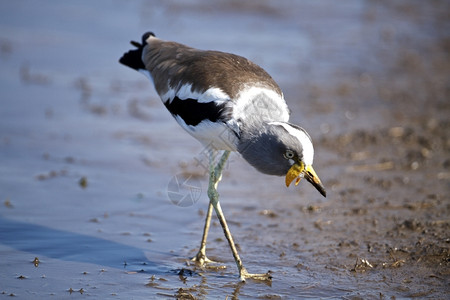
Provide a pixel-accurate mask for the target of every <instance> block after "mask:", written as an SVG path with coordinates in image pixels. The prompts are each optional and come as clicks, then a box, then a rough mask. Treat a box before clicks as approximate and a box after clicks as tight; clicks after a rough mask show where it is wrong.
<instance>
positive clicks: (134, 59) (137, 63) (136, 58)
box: [119, 32, 155, 71]
mask: <svg viewBox="0 0 450 300" xmlns="http://www.w3.org/2000/svg"><path fill="white" fill-rule="evenodd" d="M150 36H155V34H154V33H153V32H146V33H144V35H143V36H142V42H141V43H138V42H136V41H131V42H130V43H131V45H133V46H135V47H136V48H137V49H134V50H130V51H128V52H127V53H125V54H124V55H123V56H122V57H121V58H120V59H119V62H120V63H121V64H123V65H125V66H127V67H130V68H132V69H135V70H136V71H139V70H144V69H145V65H144V63H143V62H142V50H143V49H144V46H145V44H146V40H147V39H148V38H149V37H150Z"/></svg>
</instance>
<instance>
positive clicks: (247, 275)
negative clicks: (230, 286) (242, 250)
mask: <svg viewBox="0 0 450 300" xmlns="http://www.w3.org/2000/svg"><path fill="white" fill-rule="evenodd" d="M239 273H240V274H239V279H240V280H241V281H242V282H245V280H246V279H253V280H257V281H265V282H269V283H270V282H272V274H271V273H270V271H268V272H267V273H264V274H251V273H249V272H247V270H246V269H245V268H242V269H241V271H240V272H239Z"/></svg>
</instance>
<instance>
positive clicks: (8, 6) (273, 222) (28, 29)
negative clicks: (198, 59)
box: [0, 0, 450, 299]
mask: <svg viewBox="0 0 450 300" xmlns="http://www.w3.org/2000/svg"><path fill="white" fill-rule="evenodd" d="M445 11H448V4H447V3H446V2H445V1H435V2H429V3H428V2H427V3H426V4H425V3H422V2H414V3H409V2H407V1H399V2H396V3H395V4H391V3H390V2H389V1H380V2H374V1H346V2H345V3H340V4H339V5H337V4H336V3H334V2H332V1H302V2H297V1H275V2H274V1H258V2H256V1H248V2H242V3H241V2H238V1H231V2H229V1H216V2H214V4H211V3H209V2H203V1H197V0H194V1H170V2H167V1H152V2H145V1H134V2H123V1H95V2H92V1H77V2H73V3H68V2H60V1H40V2H39V3H37V2H34V1H9V2H7V1H3V2H1V3H0V63H1V68H0V93H1V101H2V105H1V107H0V160H1V163H0V191H1V192H0V200H1V201H2V205H1V206H0V297H5V298H6V297H8V296H11V295H14V296H17V297H18V298H19V299H31V298H32V299H39V298H41V299H44V298H45V299H47V298H48V297H49V296H53V297H56V298H57V299H65V298H71V299H72V298H74V297H76V298H78V297H79V298H81V297H87V296H90V297H94V298H96V299H97V298H98V299H105V298H116V299H141V298H146V299H147V298H168V299H171V298H183V297H185V298H187V299H189V297H191V296H192V297H197V298H205V299H211V298H213V299H224V298H227V297H228V298H232V299H254V298H261V299H278V298H286V299H290V298H294V297H312V298H351V299H359V297H361V298H382V299H384V298H390V297H399V298H402V297H431V298H445V296H446V294H447V293H448V286H449V280H448V278H449V277H448V275H449V274H450V273H449V255H448V253H449V251H448V249H449V242H448V241H449V236H448V232H450V231H449V230H448V229H449V226H450V222H449V206H448V196H447V195H448V192H449V178H450V176H449V171H448V166H449V164H448V162H449V157H448V153H449V151H448V146H449V145H448V140H449V136H448V131H449V130H447V129H448V117H446V116H448V109H449V106H448V103H447V100H448V96H449V95H448V88H446V86H447V87H448V84H449V82H448V78H449V76H448V71H449V67H448V51H446V50H445V49H447V50H448V32H449V30H450V25H449V22H448V18H446V15H445V13H444V12H445ZM147 30H152V31H154V32H155V33H156V34H157V35H158V36H160V37H161V38H164V39H169V40H175V41H179V42H183V43H186V44H189V45H191V46H195V47H198V48H203V49H217V50H222V51H228V52H233V53H236V54H240V55H242V56H245V57H248V58H250V59H251V60H252V61H254V62H256V63H258V64H259V65H261V66H263V67H264V68H265V69H266V70H267V71H268V72H269V73H270V74H271V75H272V76H273V77H274V78H275V80H276V81H277V82H278V83H279V85H280V86H281V88H282V89H283V91H284V93H285V97H286V99H287V101H288V104H289V106H290V108H291V110H292V118H291V120H292V122H294V123H297V124H300V125H302V126H303V127H305V128H306V129H307V130H308V131H309V133H310V134H311V135H312V138H313V140H314V141H315V142H316V160H315V169H316V171H317V172H318V174H319V176H320V177H321V179H322V181H323V182H324V183H325V186H327V188H328V195H329V196H328V198H327V199H322V198H321V196H320V195H319V194H318V193H317V191H315V190H314V188H313V187H312V186H310V185H308V184H307V183H304V182H301V183H300V185H299V186H298V187H296V188H292V187H291V188H289V189H286V188H285V187H284V183H283V179H282V178H278V177H269V176H265V175H261V174H259V173H257V172H256V171H255V170H253V169H251V168H250V167H249V166H248V165H247V164H246V163H245V161H243V159H242V158H240V157H239V156H237V155H235V154H234V155H232V156H231V158H230V161H229V163H228V165H227V168H226V171H225V175H224V179H223V181H222V182H221V184H220V193H221V199H222V206H223V209H224V213H225V215H226V216H227V219H228V220H229V223H230V227H231V231H232V233H233V235H234V238H235V240H236V241H237V243H238V244H239V249H240V254H241V257H242V259H243V261H244V264H245V265H246V267H247V268H248V269H249V271H251V272H261V273H262V272H266V271H267V270H271V271H272V273H273V280H272V283H271V284H265V283H258V282H252V281H249V282H247V283H245V284H241V283H238V281H237V272H236V267H235V265H234V262H233V260H232V256H231V253H230V251H229V250H228V247H227V245H226V242H225V240H224V238H223V237H222V231H221V229H220V226H219V225H218V224H217V222H215V223H214V224H213V226H212V229H211V234H210V237H209V243H208V249H207V251H208V256H210V258H212V259H215V260H218V261H220V262H221V263H223V264H224V265H226V266H227V268H226V269H225V270H222V271H214V270H200V269H196V268H194V267H193V266H192V265H187V264H186V259H187V258H189V257H192V256H194V255H195V253H196V251H197V247H198V244H199V243H200V236H201V230H202V227H203V219H204V214H205V210H206V208H207V199H206V195H205V187H206V176H204V175H205V169H204V164H205V160H206V157H205V155H204V151H205V149H203V148H202V146H201V145H200V144H199V143H198V142H196V141H195V140H193V139H192V138H191V137H190V136H189V135H187V134H186V133H185V132H184V131H183V130H182V129H181V128H179V127H178V125H177V124H176V122H174V121H173V119H172V118H171V116H170V115H169V113H168V112H167V111H166V110H165V108H164V106H163V105H162V104H161V103H160V100H159V99H157V96H156V93H155V92H154V91H153V88H152V87H151V85H150V83H148V82H147V80H146V79H145V78H144V77H142V76H141V75H140V74H138V73H136V72H133V71H132V70H128V69H126V68H125V67H123V66H121V65H120V64H119V63H118V62H117V61H118V58H119V57H120V56H121V55H122V53H123V52H125V51H127V50H128V49H129V48H130V45H129V44H128V42H129V41H130V40H131V39H135V40H139V39H140V36H141V35H142V33H143V32H145V31H147ZM430 53H431V54H430ZM182 174H190V175H192V176H193V177H192V180H194V181H193V182H194V185H195V186H196V187H198V188H199V189H200V191H201V193H198V192H199V190H196V192H195V194H193V195H192V199H191V198H189V197H188V198H186V199H185V202H182V204H179V205H174V203H173V200H174V199H173V198H171V197H172V196H170V195H169V194H168V192H177V191H174V190H173V189H174V187H173V185H171V182H172V183H173V180H174V178H175V177H174V176H181V175H182ZM424 177H425V179H424ZM177 178H181V177H177ZM424 180H426V181H425V182H424ZM179 193H180V194H181V195H185V194H187V193H188V191H187V190H185V189H182V190H181V191H179ZM171 195H173V193H172V194H171ZM171 200H172V201H171ZM189 201H191V202H192V201H193V202H194V203H193V204H192V203H190V202H189ZM190 204H192V205H190ZM36 257H37V258H38V263H36V262H37V260H35V258H36ZM366 261H367V262H368V263H365V262H366Z"/></svg>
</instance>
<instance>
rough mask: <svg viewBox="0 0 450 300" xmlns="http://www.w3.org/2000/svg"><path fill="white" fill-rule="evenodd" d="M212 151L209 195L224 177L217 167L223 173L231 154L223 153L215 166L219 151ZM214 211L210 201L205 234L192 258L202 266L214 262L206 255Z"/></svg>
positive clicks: (204, 228) (204, 229) (210, 156)
mask: <svg viewBox="0 0 450 300" xmlns="http://www.w3.org/2000/svg"><path fill="white" fill-rule="evenodd" d="M210 151H211V152H210V155H209V184H208V196H209V194H210V192H211V191H212V190H213V189H214V190H215V189H217V185H218V183H219V181H220V179H221V177H222V176H221V174H217V169H218V168H219V169H220V173H221V171H222V169H223V166H224V165H225V162H226V160H227V158H228V156H229V153H228V154H227V155H223V156H222V158H221V159H220V161H219V163H218V164H217V166H216V167H214V160H215V156H216V154H217V152H216V151H215V150H210ZM228 152H229V151H228ZM224 154H225V153H224ZM212 211H213V205H212V203H211V201H210V202H209V205H208V212H207V213H206V219H205V226H204V227H203V236H202V240H201V242H200V248H199V251H198V252H197V255H196V256H195V257H193V258H192V259H191V260H192V261H194V262H196V263H198V264H200V266H205V264H206V263H214V261H212V260H210V259H209V258H208V257H207V256H206V240H207V238H208V232H209V227H210V224H211V216H212Z"/></svg>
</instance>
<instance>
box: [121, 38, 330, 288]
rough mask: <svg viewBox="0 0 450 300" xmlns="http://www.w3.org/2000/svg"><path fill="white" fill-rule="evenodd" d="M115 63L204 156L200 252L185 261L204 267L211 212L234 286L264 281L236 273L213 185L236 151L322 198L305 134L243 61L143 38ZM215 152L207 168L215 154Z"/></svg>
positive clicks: (268, 83)
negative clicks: (142, 82) (140, 80)
mask: <svg viewBox="0 0 450 300" xmlns="http://www.w3.org/2000/svg"><path fill="white" fill-rule="evenodd" d="M131 44H132V45H133V46H135V47H137V49H134V50H130V51H128V52H127V53H125V54H124V55H123V56H122V58H121V59H120V62H121V63H122V64H124V65H126V66H128V67H130V68H133V69H135V70H137V71H139V72H142V73H144V74H145V75H147V76H148V77H149V78H150V80H152V82H153V84H154V86H155V89H156V92H157V93H158V95H159V97H160V98H161V100H162V102H163V103H164V105H165V106H166V108H167V109H168V110H169V111H170V113H171V114H172V116H173V117H174V118H175V120H176V121H177V122H178V124H180V125H181V126H182V127H183V128H184V129H185V130H186V131H187V132H188V133H189V134H191V135H192V136H193V137H195V138H196V139H197V140H199V141H200V142H201V143H202V144H203V145H204V146H205V147H208V149H211V151H210V165H209V173H210V174H209V186H208V197H209V199H210V203H209V207H208V212H207V215H206V222H205V227H204V231H203V238H202V241H201V245H200V250H199V252H198V254H197V255H196V257H194V258H193V260H194V261H196V262H197V263H199V264H201V265H204V264H206V263H209V262H211V261H210V260H209V259H208V258H207V257H206V253H205V252H206V250H205V249H206V239H207V235H208V230H209V225H210V221H211V213H212V210H213V209H214V210H215V212H216V214H217V217H218V219H219V221H220V224H221V226H222V228H223V231H224V233H225V236H226V238H227V240H228V243H229V245H230V247H231V251H232V252H233V256H234V259H235V261H236V264H237V267H238V269H239V277H240V279H241V280H242V281H245V279H246V278H253V279H257V280H268V279H270V278H271V275H270V274H269V273H266V274H250V273H248V272H247V270H246V269H245V268H244V266H243V264H242V261H241V259H240V257H239V254H238V252H237V250H236V247H235V244H234V242H233V238H232V236H231V233H230V231H229V229H228V226H227V222H226V220H225V217H224V215H223V212H222V209H221V206H220V203H219V194H218V192H217V185H218V183H219V181H220V180H221V177H222V170H223V167H224V164H225V162H226V160H227V159H228V156H229V154H230V151H237V152H239V153H240V154H241V155H242V157H243V158H244V159H245V160H246V161H247V162H248V163H249V164H250V165H252V166H253V167H255V168H256V169H257V170H258V171H260V172H262V173H265V174H269V175H278V176H285V183H286V186H289V185H290V183H291V182H292V181H294V179H296V182H295V184H296V185H297V184H298V183H299V181H300V179H301V178H303V177H304V178H306V180H307V181H309V182H310V183H311V184H312V185H313V186H314V187H315V188H316V189H317V190H318V191H319V192H320V193H321V194H322V195H323V196H326V193H325V189H324V187H323V185H322V183H321V182H320V179H319V177H318V176H317V175H316V173H315V171H314V169H313V167H312V164H313V158H314V148H313V144H312V142H311V138H310V136H309V135H308V133H307V132H306V131H305V130H304V129H303V128H301V127H299V126H297V125H294V124H291V123H289V122H288V121H289V109H288V107H287V104H286V102H285V100H284V98H283V93H282V92H281V89H280V87H279V86H278V85H277V83H276V82H275V81H274V80H273V79H272V77H271V76H270V75H269V74H267V72H266V71H264V70H263V69H262V68H261V67H259V66H257V65H256V64H254V63H252V62H251V61H249V60H247V59H246V58H244V57H241V56H238V55H234V54H230V53H224V52H219V51H203V50H198V49H194V48H191V47H188V46H185V45H182V44H179V43H175V42H169V41H163V40H161V39H158V38H156V37H155V35H154V34H153V33H151V32H148V33H146V34H144V35H143V37H142V42H141V43H138V42H135V41H132V42H131ZM219 150H223V154H222V157H221V158H220V160H219V162H218V163H217V165H215V156H216V154H217V152H218V151H219Z"/></svg>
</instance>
